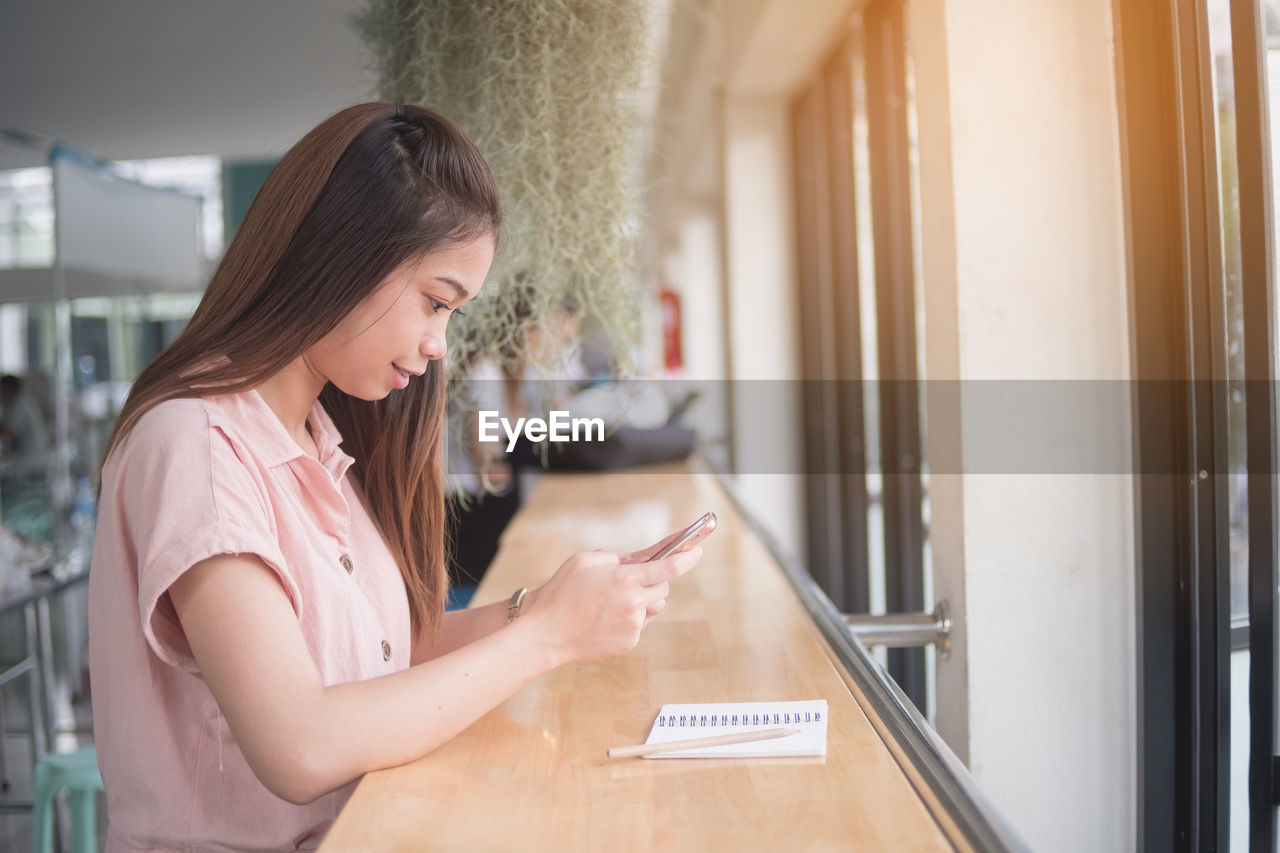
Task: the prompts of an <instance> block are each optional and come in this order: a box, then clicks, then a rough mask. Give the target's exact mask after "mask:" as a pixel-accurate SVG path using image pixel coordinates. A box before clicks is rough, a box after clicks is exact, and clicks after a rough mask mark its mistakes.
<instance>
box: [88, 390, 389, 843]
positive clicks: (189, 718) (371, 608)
mask: <svg viewBox="0 0 1280 853" xmlns="http://www.w3.org/2000/svg"><path fill="white" fill-rule="evenodd" d="M308 422H309V424H310V427H311V431H312V434H313V436H314V438H315V442H316V446H317V447H318V449H319V460H317V459H315V458H313V457H311V456H309V455H307V454H306V453H304V452H303V451H302V449H301V448H300V447H299V446H298V444H297V442H295V441H294V440H293V439H292V438H291V437H290V436H289V434H288V433H287V432H286V430H285V428H284V425H283V424H282V423H281V422H280V421H279V419H278V418H276V416H275V414H274V413H273V412H272V411H271V409H270V408H268V407H267V405H266V403H265V402H264V401H263V399H262V397H261V396H260V395H259V394H258V392H257V391H253V390H250V391H246V392H242V393H238V394H230V395H225V396H217V397H208V398H204V399H191V400H172V401H169V402H165V403H161V404H160V405H158V406H156V407H154V408H153V409H151V410H150V411H148V412H147V413H146V414H145V415H143V417H142V418H141V420H139V422H138V424H137V426H135V427H134V429H133V430H132V431H131V432H130V433H129V436H128V438H127V439H126V440H125V442H124V443H123V444H122V445H121V446H120V447H119V449H118V450H117V452H116V453H114V454H113V455H112V458H111V459H110V460H109V462H108V464H107V466H106V468H105V469H104V471H103V476H102V500H101V504H100V507H99V515H98V530H97V538H96V541H95V543H94V549H93V563H92V567H91V569H90V576H89V661H90V671H91V678H92V695H93V719H94V740H95V743H96V744H97V749H98V763H99V765H100V766H101V769H102V779H103V782H104V784H105V786H106V795H107V810H108V821H109V831H108V838H107V849H108V850H109V851H116V850H155V849H164V850H170V849H180V850H202V851H203V850H231V849H235V850H299V849H301V850H307V849H314V848H315V847H317V846H318V845H319V843H320V841H321V840H322V839H323V837H324V833H325V832H326V830H327V829H328V827H329V826H330V825H331V824H332V822H333V820H334V818H335V817H336V816H337V814H338V810H339V809H341V807H342V805H343V804H344V803H345V802H346V801H347V798H348V797H349V796H350V795H351V791H352V790H353V789H354V783H352V784H351V785H347V786H346V787H344V788H340V789H338V790H337V791H334V792H332V793H330V794H327V795H325V796H323V797H321V798H320V799H318V800H316V801H315V802H313V803H310V804H308V805H305V806H295V805H292V804H290V803H288V802H285V801H284V800H281V799H279V798H278V797H276V796H275V795H273V794H272V793H271V792H270V791H268V790H267V789H266V788H265V787H263V785H262V783H261V782H259V781H258V779H257V777H256V776H254V774H253V771H252V770H250V769H249V766H248V764H247V763H246V762H245V758H244V755H243V754H241V752H240V749H239V747H238V746H237V745H236V741H235V739H234V738H233V737H232V735H231V732H230V730H229V729H228V728H227V723H226V720H225V719H223V717H222V715H221V712H220V711H219V709H218V705H217V703H216V702H215V701H214V698H213V694H212V693H210V691H209V688H208V687H207V686H206V685H205V682H204V679H203V678H202V677H201V675H200V669H199V666H197V664H196V662H195V659H194V658H192V656H191V649H190V647H189V646H188V645H187V641H186V638H185V637H184V635H183V632H182V626H181V625H180V624H179V622H178V620H177V618H176V615H175V612H174V609H173V604H172V602H171V601H170V599H169V596H168V594H167V591H168V589H169V586H170V585H171V584H172V583H173V582H174V581H175V580H176V579H177V578H178V577H179V576H181V575H182V573H183V572H185V571H186V570H187V569H188V568H190V567H191V566H193V565H195V564H196V563H198V562H200V561H201V560H204V559H206V558H208V557H212V556H216V555H218V554H254V555H257V556H258V557H260V558H261V559H262V560H263V561H264V562H265V563H266V564H267V565H268V566H270V567H271V569H272V570H274V571H275V573H276V575H277V577H278V579H279V581H280V585H281V586H282V587H284V590H285V592H286V593H287V594H288V596H289V599H290V601H291V602H292V603H293V609H294V612H295V613H296V615H297V618H298V625H299V627H301V629H302V633H303V636H304V637H305V638H306V643H307V648H308V649H309V650H310V652H311V657H312V660H314V661H315V665H316V668H317V669H318V671H319V673H320V676H321V679H322V680H323V681H324V683H325V684H334V683H339V682H347V681H355V680H359V679H366V678H374V677H376V676H380V675H385V674H387V673H390V672H394V671H396V670H401V669H405V668H407V667H408V666H409V652H410V648H409V647H410V636H411V629H410V623H409V604H408V598H407V596H406V593H405V588H404V583H403V581H402V579H401V577H400V571H399V569H398V568H397V566H396V563H395V560H394V559H393V558H392V556H391V554H390V552H389V551H388V550H387V547H386V544H385V543H384V541H383V539H382V537H381V535H380V534H379V532H378V530H377V528H376V527H375V525H374V523H373V521H372V520H371V519H370V517H369V516H368V514H367V512H366V511H365V509H364V505H363V504H362V503H361V501H360V499H359V498H358V497H357V494H356V492H355V490H353V488H352V484H351V481H350V479H349V478H348V477H347V476H346V472H347V468H348V467H349V466H350V465H351V462H352V459H351V457H349V456H347V455H346V454H345V453H343V452H342V451H341V450H340V449H339V447H338V444H339V443H340V442H341V440H342V437H341V436H340V435H339V434H338V432H337V430H336V429H335V427H334V425H333V422H332V421H331V420H330V419H329V416H328V415H327V414H326V413H325V412H324V410H323V409H322V408H321V406H320V404H319V403H316V404H315V406H314V407H313V408H312V410H311V414H310V417H309V419H308ZM261 654H263V655H268V654H271V650H270V649H262V650H261ZM247 663H248V664H249V665H252V661H248V662H247Z"/></svg>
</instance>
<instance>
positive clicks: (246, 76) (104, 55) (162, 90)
mask: <svg viewBox="0 0 1280 853" xmlns="http://www.w3.org/2000/svg"><path fill="white" fill-rule="evenodd" d="M364 6H365V0H216V2H198V1H197V0H186V1H185V2H175V0H110V2H102V0H57V2H49V0H3V2H0V131H15V132H17V133H20V134H25V135H31V136H34V137H36V138H38V139H40V140H42V141H46V142H48V141H53V140H58V141H61V142H64V143H67V144H69V145H71V146H73V147H75V148H78V149H81V150H83V151H88V152H91V153H94V154H98V155H100V156H102V157H105V158H107V159H112V160H128V159H140V158H148V157H170V156H178V155H191V154H214V155H218V156H221V157H226V158H243V159H261V158H274V157H278V156H280V155H281V154H283V153H284V151H285V150H286V149H288V147H289V146H290V145H291V144H292V143H293V142H294V141H296V140H297V139H298V138H299V137H301V136H302V134H303V133H305V132H306V131H307V130H308V129H310V128H311V127H312V126H314V125H315V124H317V123H318V122H319V121H320V120H321V119H323V118H324V117H325V116H327V115H329V114H331V113H333V112H335V111H336V110H338V109H341V108H342V107H344V106H347V105H349V104H352V103H357V102H360V101H365V100H370V99H372V98H373V97H374V95H375V87H376V82H377V81H376V75H375V74H374V73H373V71H372V70H371V69H370V68H368V67H367V64H368V63H369V60H370V57H369V54H368V53H367V52H366V50H365V48H364V45H363V43H362V42H361V40H360V37H359V36H358V35H357V33H356V31H355V28H354V26H353V24H352V22H351V17H352V15H353V14H354V13H356V12H358V11H359V10H360V9H361V8H363V7H364ZM28 161H29V162H28ZM43 161H44V158H43V156H42V154H41V153H40V152H39V151H35V150H30V149H27V150H23V149H22V148H14V147H13V146H10V145H4V146H0V168H15V167H17V166H25V165H37V164H39V163H42V162H43Z"/></svg>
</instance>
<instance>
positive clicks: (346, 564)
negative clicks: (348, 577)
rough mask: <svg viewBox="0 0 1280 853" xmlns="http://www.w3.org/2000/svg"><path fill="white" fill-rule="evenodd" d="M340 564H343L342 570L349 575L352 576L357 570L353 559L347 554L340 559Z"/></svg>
mask: <svg viewBox="0 0 1280 853" xmlns="http://www.w3.org/2000/svg"><path fill="white" fill-rule="evenodd" d="M338 562H339V563H342V568H344V569H346V570H347V574H351V573H352V572H353V571H354V570H355V564H354V563H352V562H351V558H350V557H348V556H347V555H346V554H343V555H342V556H341V557H339V558H338Z"/></svg>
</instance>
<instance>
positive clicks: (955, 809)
mask: <svg viewBox="0 0 1280 853" xmlns="http://www.w3.org/2000/svg"><path fill="white" fill-rule="evenodd" d="M714 473H715V475H716V477H717V479H719V481H720V483H721V485H722V486H723V487H724V490H725V493H726V494H727V495H728V496H729V499H730V500H731V501H732V502H733V504H734V506H735V507H736V508H737V510H738V513H739V514H740V515H741V516H742V518H743V520H744V521H746V523H747V526H748V527H750V528H751V530H752V532H753V533H755V535H756V536H757V537H758V538H759V539H760V541H761V543H762V544H763V545H764V546H765V548H766V549H767V550H768V551H769V553H770V554H771V555H772V556H773V558H774V560H775V561H776V562H777V563H778V565H779V567H781V568H782V570H783V573H784V574H785V575H786V577H787V580H788V581H789V582H790V583H791V586H792V588H793V589H794V590H795V591H796V594H797V595H798V596H799V597H800V601H801V602H802V603H803V604H804V607H805V609H806V610H808V611H809V616H810V617H811V618H812V619H813V621H814V624H815V625H816V626H817V628H818V630H820V631H821V632H822V635H823V636H824V637H825V638H826V640H827V643H828V644H830V646H831V649H832V651H833V652H835V655H836V657H837V658H839V660H840V663H841V665H842V666H843V667H844V668H845V671H846V672H847V673H848V674H849V677H850V678H852V679H853V681H854V683H856V684H857V686H858V689H859V690H861V691H862V693H863V695H864V696H865V697H866V699H867V701H868V702H869V703H870V705H871V707H872V709H873V710H874V712H875V713H876V715H877V716H878V717H879V719H880V721H881V722H882V723H883V724H884V727H885V729H886V730H887V733H888V735H889V737H891V738H892V739H893V741H894V744H895V745H896V746H897V747H898V748H899V750H900V751H901V753H902V755H903V756H905V758H906V759H907V760H908V761H910V762H911V765H912V767H913V768H914V769H915V771H916V772H917V773H918V774H919V775H920V778H921V779H922V780H923V783H924V784H925V785H926V786H928V788H929V790H930V791H931V792H932V793H933V795H934V796H935V797H936V798H937V801H938V803H939V804H940V805H941V807H942V808H943V809H944V810H945V811H946V813H947V817H949V818H950V819H951V821H953V822H954V824H955V826H956V828H957V830H958V831H959V832H960V834H961V835H962V836H963V837H964V840H965V841H967V842H968V843H969V844H970V845H971V846H972V847H973V849H975V850H981V851H984V853H1002V851H1017V853H1024V851H1026V853H1029V851H1030V850H1031V848H1030V846H1028V845H1027V843H1026V842H1025V841H1023V840H1022V839H1021V838H1019V837H1018V834H1017V833H1016V832H1015V831H1014V829H1013V828H1012V827H1011V826H1010V825H1009V823H1008V821H1006V820H1005V819H1004V818H1003V817H1002V816H1001V815H1000V813H999V812H998V811H997V810H996V809H995V807H994V806H993V805H992V804H991V802H990V800H989V799H988V798H987V796H986V794H984V793H983V792H982V790H981V789H980V788H979V787H978V784H977V782H975V781H974V779H973V776H972V775H971V774H970V773H969V770H968V768H967V767H965V766H964V763H963V762H961V761H960V759H959V758H957V757H956V755H955V753H954V752H952V751H951V747H949V746H948V745H947V743H946V742H945V741H944V740H943V739H942V737H941V736H940V735H939V734H938V733H937V732H936V731H935V730H934V729H933V727H932V726H930V725H929V723H928V721H927V720H926V719H925V718H924V716H923V715H922V714H921V713H920V711H919V710H918V709H917V708H916V706H915V704H914V703H912V701H911V700H910V699H909V698H907V695H906V694H905V693H903V692H902V689H901V688H900V687H899V686H898V685H897V684H896V683H895V682H894V681H893V679H892V678H890V677H889V676H888V675H887V674H886V673H885V672H884V670H883V669H882V668H881V667H880V665H879V664H878V663H876V661H875V659H874V658H872V657H871V655H870V653H868V652H867V649H866V646H864V645H863V644H862V643H861V642H860V641H859V640H858V638H857V637H855V636H854V635H853V634H852V633H851V632H850V630H849V627H848V626H847V625H846V624H845V619H844V617H843V616H842V615H841V614H840V612H839V611H838V610H837V609H836V607H835V605H834V604H832V602H831V599H829V598H828V597H827V595H826V593H824V592H823V591H822V590H821V589H820V588H819V587H818V585H817V584H816V583H814V581H813V578H812V577H811V576H810V575H809V573H808V571H806V570H805V569H804V567H803V566H801V565H800V563H799V561H797V560H796V559H795V558H794V557H792V556H791V555H790V554H789V553H787V552H786V551H785V550H784V549H783V548H782V547H781V546H779V544H778V543H777V541H776V540H775V539H774V537H773V536H772V534H770V533H769V531H768V530H766V529H765V528H764V527H762V526H761V525H760V524H759V523H758V522H757V521H756V519H755V517H754V516H753V515H752V514H751V512H750V511H749V510H748V509H747V508H746V507H745V506H744V505H743V504H742V501H741V499H740V498H739V497H738V494H737V492H736V491H735V488H734V486H733V484H732V483H731V482H730V481H729V480H728V478H727V477H726V476H725V475H724V474H722V473H720V472H718V471H717V472H714Z"/></svg>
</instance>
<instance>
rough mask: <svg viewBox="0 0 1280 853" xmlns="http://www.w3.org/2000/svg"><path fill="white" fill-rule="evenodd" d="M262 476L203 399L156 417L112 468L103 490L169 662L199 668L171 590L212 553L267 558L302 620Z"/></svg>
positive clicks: (175, 404) (152, 639)
mask: <svg viewBox="0 0 1280 853" xmlns="http://www.w3.org/2000/svg"><path fill="white" fill-rule="evenodd" d="M262 476H263V474H262V472H261V471H260V470H259V469H257V468H256V467H255V466H254V465H253V464H252V462H246V461H245V460H242V459H241V458H240V457H239V456H238V455H237V453H236V451H235V449H234V448H233V446H232V444H231V442H230V441H229V440H228V438H227V436H226V435H224V434H223V433H222V431H221V430H219V429H218V428H216V427H213V426H211V425H210V423H209V418H208V415H207V414H206V413H205V411H204V408H203V405H202V403H201V401H199V400H173V401H168V402H165V403H161V404H159V405H157V406H156V407H154V408H152V409H151V410H150V411H148V412H147V413H146V414H145V415H143V417H142V418H141V419H140V420H139V421H138V423H137V425H136V426H135V427H134V428H133V430H131V431H130V434H129V436H128V438H127V440H126V441H125V443H124V445H122V447H121V448H120V451H119V452H118V453H117V454H114V458H113V460H112V462H111V464H110V465H109V466H108V468H107V471H106V472H104V478H103V480H104V481H103V492H104V495H108V494H109V495H110V497H111V499H113V500H115V501H118V504H117V507H118V508H119V509H118V512H116V513H114V516H115V518H116V519H117V522H116V523H117V524H118V525H119V526H120V529H119V530H118V533H119V535H120V536H121V538H122V540H123V541H124V542H125V543H127V550H128V552H129V553H130V554H131V556H132V557H133V560H134V564H135V568H136V577H137V584H138V611H139V615H140V617H141V621H142V625H141V628H142V632H143V635H144V636H145V637H146V641H147V644H148V645H149V646H150V647H151V650H152V651H153V652H154V653H155V654H156V656H157V657H159V658H160V659H161V660H163V661H165V662H166V663H169V664H171V665H173V666H176V667H178V668H180V669H183V670H185V671H188V672H198V671H199V667H198V666H197V664H196V661H195V659H194V657H192V654H191V648H190V646H189V645H188V644H187V640H186V636H185V635H184V633H183V631H182V626H181V624H180V623H179V622H178V618H177V613H176V612H175V611H174V608H173V603H172V602H171V601H170V599H169V596H168V594H167V593H168V590H169V588H170V587H171V586H172V585H173V583H174V581H176V580H177V579H178V578H179V577H181V576H182V574H183V573H184V572H186V571H187V570H188V569H190V568H191V567H192V566H194V565H195V564H197V563H199V562H201V561H202V560H206V559H208V558H210V557H215V556H218V555H221V554H252V555H255V556H257V557H258V558H260V559H261V560H262V561H263V562H264V563H265V564H266V565H267V566H268V567H269V568H270V569H271V570H272V571H274V572H275V574H276V576H277V578H278V579H279V581H280V583H281V586H283V587H284V590H285V593H286V594H287V595H288V596H289V600H290V602H291V603H292V605H293V608H294V611H295V613H297V614H298V616H299V618H301V615H302V614H301V612H300V601H301V596H300V595H299V592H298V587H297V583H296V582H295V580H294V579H293V578H292V577H291V575H290V573H289V571H288V567H287V566H286V564H285V561H284V559H283V557H282V555H281V551H280V546H279V542H278V537H277V535H276V529H275V522H274V519H273V517H272V513H271V509H270V506H269V504H268V502H267V498H266V495H267V491H266V489H265V485H264V483H263V482H262Z"/></svg>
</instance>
